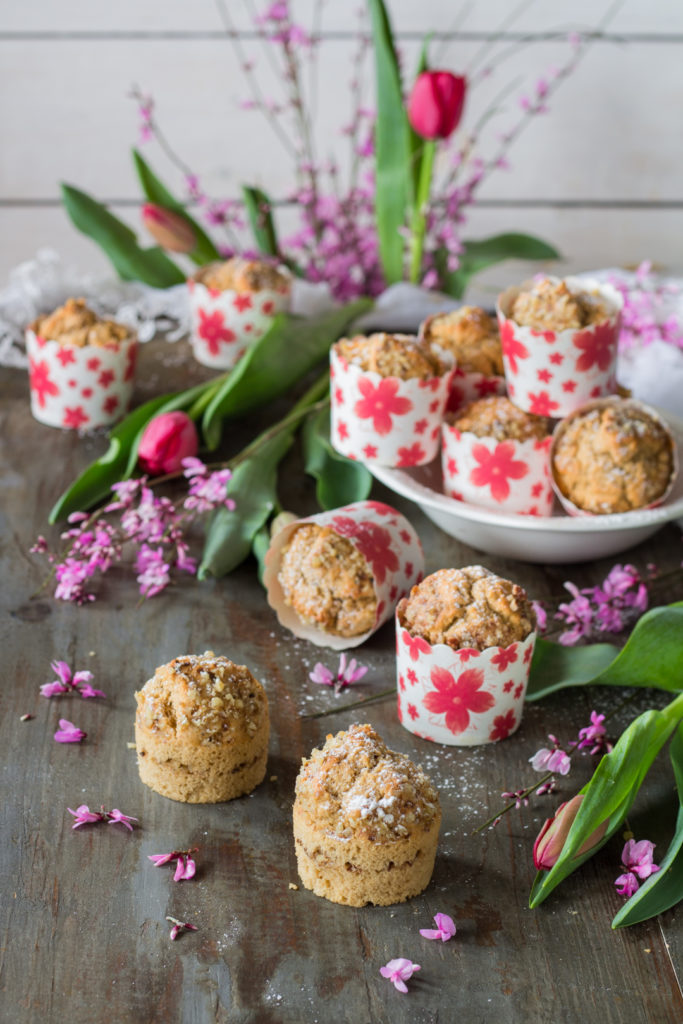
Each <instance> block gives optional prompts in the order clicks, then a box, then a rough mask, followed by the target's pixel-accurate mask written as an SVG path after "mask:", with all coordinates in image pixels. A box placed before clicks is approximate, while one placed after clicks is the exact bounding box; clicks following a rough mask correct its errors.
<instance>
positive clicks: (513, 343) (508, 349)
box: [500, 320, 529, 373]
mask: <svg viewBox="0 0 683 1024" xmlns="http://www.w3.org/2000/svg"><path fill="white" fill-rule="evenodd" d="M500 343H501V345H502V348H503V356H504V358H505V359H507V361H508V363H509V365H510V370H511V372H512V373H517V372H518V369H519V368H518V366H517V360H518V359H528V358H529V349H528V348H527V347H526V345H523V344H522V342H521V341H518V340H517V338H515V328H514V324H513V323H512V321H511V320H504V321H503V324H502V326H501V328H500Z"/></svg>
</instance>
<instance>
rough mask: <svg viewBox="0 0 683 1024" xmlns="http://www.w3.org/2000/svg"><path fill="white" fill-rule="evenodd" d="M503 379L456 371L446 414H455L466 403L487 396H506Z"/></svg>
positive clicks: (457, 369)
mask: <svg viewBox="0 0 683 1024" xmlns="http://www.w3.org/2000/svg"><path fill="white" fill-rule="evenodd" d="M506 394H507V385H506V383H505V377H488V376H487V375H486V374H485V373H475V372H474V371H470V370H461V369H460V367H456V370H455V372H454V374H453V377H452V379H451V386H450V391H449V393H448V402H447V404H446V412H457V411H458V410H459V409H462V407H463V406H464V405H467V403H468V402H476V400H477V399H478V398H486V397H487V395H506Z"/></svg>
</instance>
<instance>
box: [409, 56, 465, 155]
mask: <svg viewBox="0 0 683 1024" xmlns="http://www.w3.org/2000/svg"><path fill="white" fill-rule="evenodd" d="M466 91H467V81H466V79H465V78H464V77H463V76H462V75H454V74H452V73H451V72H450V71H423V72H422V74H421V75H418V76H417V79H416V80H415V84H414V86H413V89H412V92H411V94H410V99H409V100H408V120H409V121H410V124H411V126H412V128H413V130H414V131H416V132H417V134H418V135H421V136H422V138H423V139H447V138H448V137H449V135H452V134H453V132H454V131H455V129H456V128H457V126H458V124H459V123H460V118H461V117H462V111H463V107H464V105H465V92H466Z"/></svg>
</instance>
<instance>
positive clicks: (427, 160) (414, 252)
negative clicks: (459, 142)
mask: <svg viewBox="0 0 683 1024" xmlns="http://www.w3.org/2000/svg"><path fill="white" fill-rule="evenodd" d="M435 154H436V140H435V139H425V141H424V145H423V147H422V158H421V160H420V170H419V174H418V179H417V194H416V196H415V205H414V207H413V223H412V226H411V231H410V280H411V282H412V283H413V284H418V282H419V280H420V276H421V271H422V251H423V248H424V240H425V227H426V223H427V219H426V216H425V215H426V212H427V203H428V202H429V193H430V190H431V187H432V170H433V167H434V156H435Z"/></svg>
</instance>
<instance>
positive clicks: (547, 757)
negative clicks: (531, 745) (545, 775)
mask: <svg viewBox="0 0 683 1024" xmlns="http://www.w3.org/2000/svg"><path fill="white" fill-rule="evenodd" d="M529 762H530V764H531V767H532V768H533V769H534V771H535V772H557V774H558V775H568V774H569V769H570V768H571V766H572V763H571V760H570V758H569V755H568V754H567V753H565V751H564V750H559V749H555V750H548V748H547V747H541V749H540V750H537V751H536V753H535V754H534V756H533V757H530V758H529Z"/></svg>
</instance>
